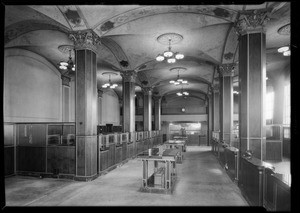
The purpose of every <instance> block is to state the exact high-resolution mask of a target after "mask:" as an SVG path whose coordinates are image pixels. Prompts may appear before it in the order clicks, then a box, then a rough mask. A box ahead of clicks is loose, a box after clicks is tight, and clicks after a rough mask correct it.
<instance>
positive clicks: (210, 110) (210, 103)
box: [207, 87, 213, 146]
mask: <svg viewBox="0 0 300 213" xmlns="http://www.w3.org/2000/svg"><path fill="white" fill-rule="evenodd" d="M212 94H213V91H212V88H211V87H209V91H208V96H207V99H208V100H207V101H208V107H207V117H208V119H207V121H208V123H207V146H209V145H210V142H211V139H212V131H213V95H212Z"/></svg>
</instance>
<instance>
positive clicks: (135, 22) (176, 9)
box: [5, 2, 290, 99]
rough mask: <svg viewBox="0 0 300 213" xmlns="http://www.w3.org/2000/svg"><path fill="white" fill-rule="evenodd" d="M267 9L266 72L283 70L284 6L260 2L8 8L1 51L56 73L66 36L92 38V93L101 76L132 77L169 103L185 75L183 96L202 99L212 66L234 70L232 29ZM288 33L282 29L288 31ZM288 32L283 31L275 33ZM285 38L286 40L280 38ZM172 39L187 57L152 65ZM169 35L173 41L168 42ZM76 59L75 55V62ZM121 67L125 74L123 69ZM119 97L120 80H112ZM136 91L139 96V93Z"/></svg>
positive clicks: (287, 19)
mask: <svg viewBox="0 0 300 213" xmlns="http://www.w3.org/2000/svg"><path fill="white" fill-rule="evenodd" d="M264 8H269V9H270V11H271V12H270V15H269V18H270V20H269V21H268V22H267V23H266V27H265V29H266V39H267V42H266V45H267V72H268V74H269V73H270V75H272V72H273V71H274V70H278V69H282V68H284V67H285V66H287V64H289V57H284V56H282V54H279V53H278V52H277V48H278V47H280V46H283V45H289V44H290V34H289V28H288V27H289V24H290V3H288V2H284V3H280V2H266V3H263V4H259V5H191V6H189V5H182V6H180V5H179V6H178V5H176V6H173V5H65V6H62V5H60V6H56V5H47V6H46V5H45V6H43V5H28V6H24V5H11V6H10V5H6V6H5V48H12V47H17V48H24V49H27V50H30V51H33V52H35V53H38V54H40V55H42V56H43V57H45V58H46V59H47V60H49V62H51V63H52V64H53V65H54V66H56V67H58V65H57V64H58V62H59V61H61V60H67V59H68V53H67V52H62V51H60V50H59V48H58V47H59V46H61V45H73V42H72V41H71V40H70V39H69V38H68V34H69V33H71V32H73V31H79V30H86V29H91V30H93V31H94V32H95V33H96V34H97V35H98V36H99V37H100V40H101V45H100V46H98V51H97V53H98V54H97V57H98V58H97V76H98V88H99V89H101V85H102V84H103V83H104V82H105V81H107V77H106V76H103V75H102V73H103V72H107V71H113V72H117V73H120V72H123V71H125V70H135V71H136V72H137V75H138V82H137V84H138V85H140V86H145V87H152V88H153V90H154V94H155V95H160V96H170V97H169V98H175V97H173V96H174V94H175V93H176V92H177V91H179V90H181V89H182V88H181V86H175V85H171V84H169V81H170V80H173V79H176V77H177V75H178V73H177V72H173V71H172V70H173V69H172V68H175V67H183V68H185V71H184V72H180V76H181V77H182V78H184V79H186V80H188V85H186V86H184V89H185V90H188V91H190V93H191V95H193V96H194V97H197V98H200V99H204V98H205V95H206V94H207V93H208V88H209V85H211V84H212V83H213V80H214V78H216V76H217V73H216V72H215V71H214V70H215V66H217V65H219V64H222V63H232V62H238V36H237V34H236V32H235V29H234V27H233V26H234V24H235V22H236V21H237V20H238V18H239V16H240V14H241V13H242V12H243V11H245V10H254V9H264ZM286 25H287V26H286ZM283 26H286V31H284V30H283V31H282V32H283V33H282V32H281V31H280V32H279V31H278V30H279V29H280V28H281V27H283ZM285 32H286V33H285ZM168 33H173V34H176V35H178V34H179V35H180V36H181V38H182V39H181V40H179V41H178V42H177V43H174V44H172V45H171V47H172V50H174V51H179V52H180V53H183V54H184V55H185V57H184V58H183V59H182V60H178V61H177V62H176V63H174V64H168V63H166V62H157V61H156V60H155V57H156V56H157V55H158V54H159V53H163V52H164V51H165V50H167V48H168V45H166V44H163V43H161V42H159V41H158V40H157V38H158V37H159V36H161V35H163V34H168ZM171 35H172V34H171ZM73 59H74V55H73ZM121 61H127V62H128V66H127V67H125V66H122V65H121V64H120V62H121ZM112 81H114V82H117V83H118V84H119V87H117V88H116V89H115V91H116V92H117V94H119V96H121V94H122V83H121V82H122V78H121V76H120V75H117V76H112ZM137 90H139V89H137Z"/></svg>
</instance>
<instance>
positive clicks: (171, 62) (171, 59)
mask: <svg viewBox="0 0 300 213" xmlns="http://www.w3.org/2000/svg"><path fill="white" fill-rule="evenodd" d="M167 61H168V63H170V64H173V63H175V62H176V59H175V58H169V59H168V60H167Z"/></svg>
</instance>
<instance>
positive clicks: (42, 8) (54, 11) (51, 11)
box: [28, 5, 71, 29]
mask: <svg viewBox="0 0 300 213" xmlns="http://www.w3.org/2000/svg"><path fill="white" fill-rule="evenodd" d="M28 7H30V8H32V9H34V10H36V11H38V12H40V13H43V14H44V15H46V16H48V17H49V18H51V19H53V20H55V21H57V22H59V23H61V24H62V25H64V26H66V27H67V28H69V29H71V26H70V25H69V23H68V22H67V20H66V18H65V16H64V15H63V14H62V12H61V11H60V10H59V8H58V7H57V6H49V5H30V6H28Z"/></svg>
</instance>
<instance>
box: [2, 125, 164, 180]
mask: <svg viewBox="0 0 300 213" xmlns="http://www.w3.org/2000/svg"><path fill="white" fill-rule="evenodd" d="M144 135H145V138H146V137H147V139H144ZM137 136H138V137H137ZM137 140H138V143H140V144H142V146H141V149H140V150H138V149H137ZM162 141H163V140H162V132H161V131H150V132H130V133H128V132H127V133H112V134H106V135H104V134H99V135H97V149H98V151H97V164H98V166H97V168H98V173H99V174H100V172H101V171H104V170H106V169H110V168H113V167H114V166H116V165H117V164H119V163H121V162H123V161H125V160H126V159H129V158H132V157H134V156H136V155H137V154H138V152H142V151H144V150H146V149H148V148H152V147H154V146H156V145H159V144H162ZM4 166H5V176H10V175H16V174H23V175H33V176H40V175H42V176H45V177H60V178H72V179H74V177H75V170H76V134H75V123H59V122H55V123H42V122H40V123H4Z"/></svg>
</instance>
